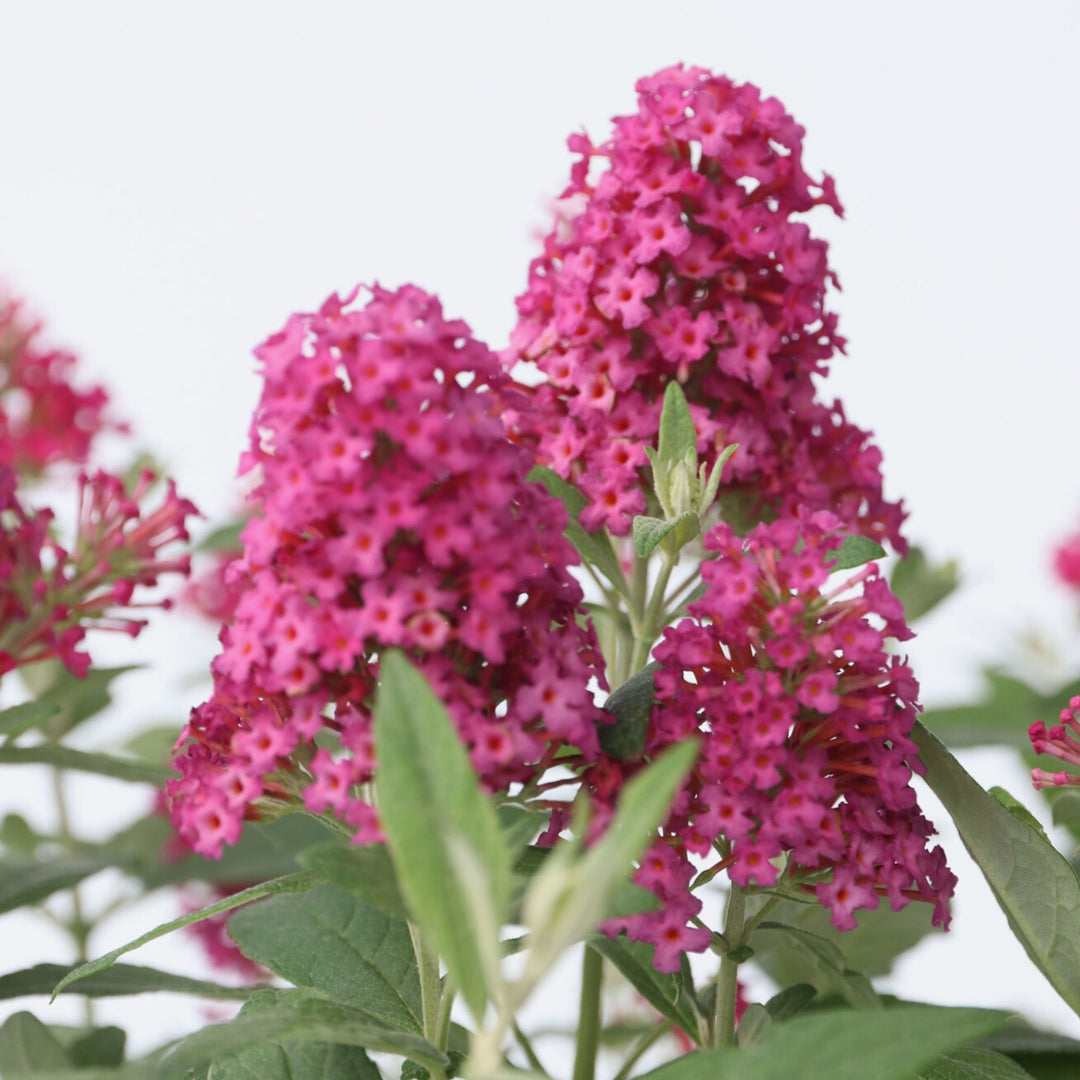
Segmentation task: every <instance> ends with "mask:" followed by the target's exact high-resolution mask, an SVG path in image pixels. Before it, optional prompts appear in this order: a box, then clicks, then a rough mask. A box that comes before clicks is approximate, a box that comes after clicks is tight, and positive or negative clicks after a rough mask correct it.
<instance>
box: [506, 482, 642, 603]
mask: <svg viewBox="0 0 1080 1080" xmlns="http://www.w3.org/2000/svg"><path fill="white" fill-rule="evenodd" d="M526 479H527V480H530V481H533V482H535V483H539V484H543V485H544V487H546V488H547V489H548V493H549V494H551V495H554V496H555V498H556V499H558V500H559V501H560V502H561V503H562V504H563V506H564V507H566V514H567V518H568V519H569V520H568V523H567V526H566V530H565V532H564V535H565V536H566V539H567V540H569V541H570V543H571V544H573V545H574V548H575V550H576V551H577V553H578V554H579V555H580V556H581V557H582V559H583V560H584V561H585V562H587V563H588V564H589V565H590V566H592V567H595V568H596V569H597V570H599V571H600V573H602V574H603V575H604V577H606V578H607V579H608V581H609V582H611V585H612V587H613V588H614V589H615V591H616V592H617V593H618V594H619V595H620V596H621V597H623V599H629V597H630V591H629V588H628V587H627V584H626V575H625V574H624V573H623V572H622V569H621V568H620V567H619V560H618V558H616V556H615V549H614V548H613V547H612V546H611V538H610V537H609V536H608V534H607V533H606V532H603V531H601V532H595V533H591V532H587V531H586V530H585V529H584V527H583V526H582V525H581V523H580V522H579V521H578V518H579V517H580V516H581V511H582V510H584V509H585V507H586V506H588V505H589V499H588V496H587V495H584V494H583V493H582V492H580V491H579V490H578V489H577V488H576V487H574V485H573V484H571V483H570V482H569V481H567V480H564V479H563V478H562V477H561V476H560V475H559V474H558V473H557V472H555V471H554V470H552V469H549V468H547V467H546V466H544V465H536V466H535V467H534V468H533V469H532V470H531V472H530V473H529V475H528V476H527V477H526Z"/></svg>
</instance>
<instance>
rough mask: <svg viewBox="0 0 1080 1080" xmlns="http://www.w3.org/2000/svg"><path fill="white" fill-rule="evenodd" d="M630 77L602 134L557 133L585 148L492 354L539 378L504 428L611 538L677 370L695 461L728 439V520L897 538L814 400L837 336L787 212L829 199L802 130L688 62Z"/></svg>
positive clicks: (858, 449)
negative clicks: (633, 97) (601, 139)
mask: <svg viewBox="0 0 1080 1080" xmlns="http://www.w3.org/2000/svg"><path fill="white" fill-rule="evenodd" d="M637 90H638V111H637V113H635V114H634V115H631V116H623V117H618V118H616V119H615V122H614V123H615V131H614V134H613V135H612V137H611V139H610V140H609V141H608V142H606V143H604V144H602V145H600V146H594V145H593V144H592V143H591V142H590V141H589V139H588V138H587V137H586V136H585V135H575V136H572V137H571V139H570V140H569V146H570V149H571V150H572V151H573V152H575V153H578V154H580V155H581V159H580V161H578V162H577V164H576V165H575V166H574V168H573V170H572V173H571V180H570V185H569V187H567V189H566V191H565V192H564V193H563V203H562V211H561V213H560V216H559V220H558V221H557V223H556V226H555V228H554V230H553V231H552V232H551V233H550V234H549V235H548V236H547V237H546V239H545V241H544V251H543V254H542V255H540V256H539V257H538V258H536V259H535V260H534V261H533V263H532V264H531V266H530V270H529V285H528V289H527V291H526V292H525V293H524V294H523V295H522V296H520V297H519V298H518V302H517V304H518V314H519V321H518V325H517V327H516V329H515V331H514V333H513V336H512V339H511V346H510V348H509V349H507V350H506V352H505V354H504V362H506V363H508V364H513V363H516V362H517V361H519V360H528V361H534V362H535V363H536V364H537V366H539V368H540V369H541V370H542V371H543V372H544V373H545V375H546V376H547V381H546V382H545V383H544V384H542V385H541V386H540V387H538V388H537V389H536V390H535V391H534V394H533V400H532V403H531V408H530V409H529V410H528V411H527V412H525V413H524V414H522V415H521V416H520V417H517V418H516V419H515V425H516V426H517V428H518V429H519V431H520V432H521V434H522V436H523V437H524V438H526V439H528V440H529V441H531V442H532V443H533V445H534V446H535V447H536V451H537V454H538V457H539V458H540V459H541V460H543V461H544V462H545V463H546V464H549V465H550V466H551V467H552V468H553V469H555V470H556V471H557V472H558V473H559V474H560V475H561V476H563V477H567V478H570V479H572V480H573V481H574V482H575V483H577V484H578V485H579V486H580V487H581V488H582V490H583V491H584V492H585V493H586V494H587V495H588V496H589V498H590V500H591V505H590V506H589V507H588V508H587V509H586V510H585V511H584V513H583V514H582V518H581V520H582V524H584V525H585V526H586V527H587V528H589V529H597V528H599V527H601V526H603V527H606V528H608V529H609V530H610V531H611V532H612V533H615V534H625V533H627V532H628V531H629V529H630V523H631V519H632V517H633V516H634V515H635V514H640V513H642V512H644V510H645V495H644V490H643V485H642V483H641V478H640V475H639V471H638V470H639V468H640V467H641V466H643V465H645V463H646V462H645V455H644V450H643V445H644V444H646V443H648V444H652V443H654V442H655V438H656V431H657V426H658V418H659V415H660V410H661V405H662V398H663V391H664V386H665V384H666V383H667V382H668V381H669V380H671V379H678V380H679V382H680V383H682V384H683V388H684V390H685V392H686V396H687V399H688V401H689V402H690V406H691V409H692V411H693V413H694V417H695V422H696V426H697V429H698V435H699V445H698V451H699V453H700V454H701V455H702V457H703V458H704V459H705V460H707V461H708V462H709V463H710V465H711V463H712V461H713V460H714V459H715V457H716V456H717V454H718V452H719V451H720V450H722V449H723V448H724V447H725V446H727V445H729V444H731V443H738V444H739V450H738V452H737V453H736V455H735V456H734V458H733V459H732V461H731V462H730V464H729V465H728V466H727V469H728V472H727V479H728V496H727V499H728V503H729V508H730V509H731V510H732V511H733V512H734V507H733V505H732V504H733V500H734V499H738V500H739V502H740V503H741V507H740V510H739V513H738V516H739V517H740V518H741V519H742V520H745V521H747V522H749V523H750V524H752V523H753V522H756V521H758V520H762V519H767V518H770V517H774V516H783V515H792V514H794V513H795V511H796V509H797V508H799V507H805V508H809V509H811V510H819V509H829V510H831V511H833V512H835V513H836V514H837V515H838V516H839V517H840V518H841V520H842V521H843V522H844V524H845V526H846V527H847V528H848V530H849V531H852V532H859V533H862V534H864V535H868V536H871V537H874V538H876V539H879V540H884V539H887V540H889V541H890V542H891V543H892V544H893V545H894V546H895V547H896V548H897V549H898V550H900V551H901V552H902V551H904V550H905V548H906V545H905V543H904V541H903V539H902V538H901V536H900V532H899V529H900V524H901V521H902V519H903V513H902V511H901V509H900V507H899V505H896V504H892V503H888V502H886V501H885V500H884V498H883V496H882V492H881V475H880V464H881V454H880V452H879V450H878V449H877V448H876V447H875V446H873V445H872V444H871V443H870V441H869V436H868V433H867V432H864V431H862V430H860V429H859V428H857V427H854V426H853V425H852V424H850V423H849V422H848V421H847V419H846V418H845V416H844V413H843V410H842V408H841V406H840V404H839V403H838V402H836V403H833V404H831V405H829V404H825V403H822V402H820V401H818V400H817V399H816V397H815V388H814V384H813V377H814V376H815V375H821V374H824V373H825V372H826V370H827V364H828V361H829V360H830V358H831V357H832V356H833V354H834V353H835V352H836V351H837V350H839V349H842V347H843V344H844V343H843V339H842V338H841V337H840V336H839V335H838V334H837V332H836V316H835V315H834V314H832V313H830V312H829V311H827V310H826V308H825V292H826V286H827V283H828V282H829V281H830V280H835V278H834V275H833V274H832V272H831V271H830V270H829V267H828V263H827V261H826V250H827V245H826V243H825V242H824V241H823V240H820V239H817V238H815V237H814V236H812V235H811V233H810V230H809V228H808V227H807V225H806V224H805V223H803V222H802V221H801V220H798V218H797V215H799V214H801V213H803V212H804V211H807V210H810V209H812V208H813V207H814V206H815V205H819V204H824V205H827V206H829V207H831V208H832V209H833V210H834V211H836V212H837V213H840V212H841V207H840V203H839V202H838V201H837V198H836V194H835V191H834V189H833V183H832V180H831V178H829V177H828V176H826V177H825V178H824V179H823V180H822V181H820V182H817V181H814V180H812V179H811V178H810V177H809V176H808V175H807V173H806V172H805V170H804V169H803V165H802V136H803V129H802V128H801V127H800V126H799V125H798V124H796V123H795V121H794V120H792V118H791V117H790V116H788V115H787V114H786V113H785V112H784V109H783V107H782V106H781V105H780V103H779V102H778V101H776V100H775V99H774V98H765V99H763V98H762V97H761V94H760V92H759V91H758V90H757V88H756V87H754V86H751V85H749V84H744V85H739V84H736V83H734V82H732V81H731V80H729V79H727V78H724V77H720V76H713V75H710V74H709V73H708V72H706V71H704V70H702V69H700V68H687V69H684V68H683V67H682V65H679V66H677V67H672V68H668V69H666V70H664V71H661V72H659V73H658V74H657V75H655V76H653V77H651V78H646V79H642V80H640V81H639V82H638V84H637ZM604 163H606V168H605V169H604V170H603V171H602V172H600V174H599V176H594V174H595V173H596V171H597V170H596V168H595V166H596V165H597V164H601V165H603V164H604Z"/></svg>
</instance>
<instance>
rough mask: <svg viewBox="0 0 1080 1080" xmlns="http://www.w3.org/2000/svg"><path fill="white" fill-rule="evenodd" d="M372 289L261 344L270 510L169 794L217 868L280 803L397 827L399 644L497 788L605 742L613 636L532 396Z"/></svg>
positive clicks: (363, 832) (459, 339)
mask: <svg viewBox="0 0 1080 1080" xmlns="http://www.w3.org/2000/svg"><path fill="white" fill-rule="evenodd" d="M353 296H355V293H354V294H353ZM352 298H353V297H349V298H347V299H346V300H344V301H343V300H341V299H339V298H338V297H337V296H334V297H332V298H331V299H330V300H328V301H327V303H326V304H324V305H323V307H322V308H321V309H320V311H319V312H317V313H315V314H308V315H296V316H293V317H292V318H290V319H289V321H288V322H287V324H286V326H285V328H284V329H283V330H282V331H281V332H280V333H278V334H275V335H274V336H273V337H271V338H269V339H268V340H267V341H266V342H264V343H263V344H262V345H261V346H260V347H259V348H258V349H257V350H256V356H257V357H258V358H259V360H260V361H261V363H262V367H263V375H264V388H263V393H262V397H261V400H260V402H259V405H258V407H257V409H256V412H255V416H254V419H253V422H252V427H251V445H250V449H249V450H248V451H247V453H246V454H245V455H244V458H243V460H242V464H241V471H244V472H246V471H249V470H252V469H258V470H259V473H260V474H261V483H260V485H259V487H258V488H257V489H256V490H255V491H254V492H253V495H252V499H253V500H254V501H256V502H257V504H258V511H257V515H256V516H255V517H253V518H252V520H251V521H250V522H249V523H248V524H247V525H246V526H245V528H244V530H243V532H242V534H241V539H242V541H243V544H244V553H243V556H242V557H241V558H240V559H239V560H238V561H237V562H236V563H234V564H233V566H232V568H231V570H230V571H229V573H230V575H231V576H232V580H233V581H234V582H235V583H238V584H239V585H240V586H242V592H241V594H240V598H239V601H238V603H237V605H236V610H235V613H234V615H233V617H232V619H231V621H230V622H229V623H227V624H226V625H225V626H224V628H223V630H222V633H221V642H222V651H221V654H220V655H219V656H218V658H217V659H216V661H215V662H214V665H213V674H214V693H213V696H212V697H211V699H210V700H209V701H208V702H206V703H205V704H204V705H201V706H200V707H198V708H197V709H195V710H194V711H193V713H192V716H191V720H190V722H189V724H188V725H187V727H186V728H185V731H184V733H183V736H182V744H181V746H180V748H179V751H178V757H177V765H178V768H179V770H180V772H181V775H182V779H180V780H178V781H174V782H172V783H171V784H170V788H169V792H170V798H171V804H172V818H173V822H174V824H175V825H176V827H177V829H178V830H179V832H180V833H181V835H182V836H183V837H184V838H185V839H186V840H187V841H188V842H189V843H190V844H191V845H192V846H193V847H194V848H195V849H196V850H197V851H199V852H201V853H202V854H204V855H209V856H211V857H216V856H218V855H219V854H220V852H221V847H222V844H223V843H232V842H234V840H235V838H236V836H237V835H239V831H240V828H241V822H242V819H243V818H244V816H245V815H257V814H258V810H257V808H256V807H254V806H253V805H252V804H253V803H254V802H255V800H256V799H257V798H260V797H270V798H276V799H279V800H286V799H288V800H291V802H292V803H293V805H297V804H299V803H303V805H305V806H306V807H307V808H308V809H309V810H311V811H313V812H316V813H321V812H324V811H329V812H332V813H334V814H335V815H337V816H338V817H339V818H341V819H342V820H344V821H345V822H346V823H347V824H349V825H352V826H354V827H355V829H356V832H355V834H354V835H355V839H356V840H357V841H358V842H370V841H377V840H379V839H380V838H381V833H380V831H379V827H378V818H377V814H376V813H375V810H374V808H373V807H372V806H371V805H370V804H369V803H368V802H367V801H366V800H365V798H364V785H365V784H366V783H367V782H368V781H370V780H371V779H372V777H373V775H374V770H375V768H376V767H377V763H376V762H375V760H374V757H373V754H372V748H371V713H370V710H371V706H372V704H373V694H374V689H375V685H376V681H377V676H378V660H377V658H378V654H379V653H380V652H381V651H382V650H384V649H386V648H387V647H390V646H394V647H397V648H401V649H404V650H405V651H406V652H407V653H408V655H409V656H410V658H411V659H412V661H413V662H414V663H415V664H416V665H417V666H418V667H419V668H420V670H421V671H423V673H424V674H425V676H426V677H427V679H428V681H429V682H430V683H431V685H432V687H433V689H434V690H435V693H436V694H437V695H438V696H439V698H440V699H441V700H442V702H443V703H444V704H445V706H446V707H447V709H448V711H449V713H450V715H451V717H452V719H453V721H454V723H455V724H456V726H457V729H458V731H459V733H460V735H461V738H462V741H463V742H464V744H465V745H466V746H467V747H468V749H469V752H470V755H471V757H472V761H473V765H474V767H475V768H476V771H477V774H478V775H479V777H480V778H481V780H482V782H483V783H484V785H485V786H486V787H487V788H488V789H489V790H500V789H504V788H505V787H506V786H507V785H508V784H510V783H513V782H525V781H528V780H530V779H532V778H533V777H534V776H536V775H538V770H539V773H542V772H543V771H544V769H545V768H546V766H547V764H548V763H549V762H550V759H551V757H552V756H553V755H554V754H555V752H556V751H557V750H558V748H559V747H561V746H562V745H563V744H564V743H570V744H572V745H573V746H575V747H577V748H578V750H580V751H581V753H582V755H583V756H584V758H585V759H586V760H593V759H595V758H596V756H597V755H598V753H599V748H598V739H597V735H596V728H595V723H596V721H597V719H598V717H599V716H601V715H602V714H601V713H600V711H599V710H598V709H597V707H596V706H595V705H594V704H593V702H592V697H591V695H590V693H589V692H588V690H587V689H586V686H587V684H588V683H589V680H590V678H591V677H592V676H593V675H594V674H595V666H594V665H595V664H596V662H597V653H596V643H595V638H594V635H593V632H592V629H591V626H589V625H588V624H587V622H586V621H585V620H584V619H581V620H579V618H578V616H579V615H580V613H581V609H580V603H581V600H582V593H581V589H580V587H579V586H578V585H577V583H576V582H575V581H574V579H573V578H572V577H571V576H570V574H569V573H568V570H567V567H568V566H569V565H570V564H571V563H572V562H574V561H576V560H575V556H574V552H573V549H572V548H571V547H570V545H569V544H568V543H567V541H566V540H564V539H563V536H562V531H563V528H564V527H565V511H564V510H563V508H562V505H561V504H560V503H558V502H557V501H555V500H553V499H552V498H550V496H548V494H547V492H546V491H545V490H544V489H543V488H542V487H541V486H540V485H538V484H535V483H531V482H529V481H528V480H527V475H528V473H529V471H530V469H531V468H532V465H533V462H532V459H531V456H530V455H529V453H528V452H527V451H526V450H525V449H523V448H522V447H520V446H516V445H514V444H513V443H511V442H510V441H509V440H508V439H507V436H506V432H505V429H504V426H503V421H502V418H501V414H502V411H503V410H504V409H505V408H506V407H507V405H508V403H512V402H513V399H514V396H515V394H516V391H515V390H514V389H513V386H512V384H510V383H509V381H508V380H507V379H506V377H505V376H504V375H503V374H502V373H501V371H500V369H499V365H498V360H497V358H496V357H495V356H494V354H492V353H491V352H490V351H489V350H488V349H487V348H486V346H484V345H483V344H481V343H480V342H478V341H476V340H474V339H473V338H472V336H471V334H470V333H469V329H468V327H467V326H466V325H465V323H463V322H460V321H456V320H448V319H446V318H444V316H443V313H442V309H441V307H440V305H439V303H438V301H437V300H436V299H435V298H434V297H432V296H430V295H428V294H427V293H424V292H422V291H421V290H420V289H418V288H415V287H414V286H406V287H404V288H402V289H400V290H398V291H396V292H390V291H387V290H385V289H381V288H379V287H375V288H374V289H373V290H372V292H371V298H370V300H369V301H368V302H367V303H366V304H365V305H364V306H363V307H360V308H356V309H351V310H350V309H348V305H349V303H350V302H351V300H352ZM256 731H257V732H258V737H257V738H253V737H252V733H254V732H256ZM274 731H276V732H278V733H279V734H280V738H278V739H274V738H271V737H270V736H271V734H272V733H273V732H274ZM317 734H318V735H320V745H319V749H318V750H316V749H315V746H314V744H313V740H314V738H315V736H316V735H317ZM327 740H329V745H328V743H327ZM256 747H257V748H258V749H257V751H256ZM242 777H246V778H247V779H246V781H244V780H241V778H242Z"/></svg>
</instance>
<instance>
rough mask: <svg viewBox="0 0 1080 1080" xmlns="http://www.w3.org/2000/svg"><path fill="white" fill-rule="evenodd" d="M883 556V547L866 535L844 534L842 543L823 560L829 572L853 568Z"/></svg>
mask: <svg viewBox="0 0 1080 1080" xmlns="http://www.w3.org/2000/svg"><path fill="white" fill-rule="evenodd" d="M883 558H885V549H884V548H883V547H882V546H881V545H880V544H875V543H874V541H873V540H871V539H869V538H868V537H866V536H845V537H844V541H843V543H842V544H841V545H840V546H839V547H838V548H837V549H836V550H835V551H834V552H832V553H831V554H830V556H829V558H828V559H826V560H825V565H826V566H827V567H828V568H829V573H832V574H834V573H836V571H837V570H854V569H855V567H857V566H863V565H864V564H865V563H868V562H873V560H874V559H883Z"/></svg>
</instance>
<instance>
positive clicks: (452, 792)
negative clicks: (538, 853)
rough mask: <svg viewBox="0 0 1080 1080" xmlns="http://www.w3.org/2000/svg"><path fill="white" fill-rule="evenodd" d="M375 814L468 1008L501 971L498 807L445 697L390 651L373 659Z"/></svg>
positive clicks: (505, 869)
mask: <svg viewBox="0 0 1080 1080" xmlns="http://www.w3.org/2000/svg"><path fill="white" fill-rule="evenodd" d="M379 681H380V685H379V689H378V692H377V694H376V698H375V726H374V729H375V752H376V756H377V757H378V760H379V771H378V775H377V777H376V781H375V784H376V791H377V794H378V804H379V817H380V821H381V824H382V827H383V829H384V831H385V833H386V842H387V845H388V846H389V848H390V854H391V856H392V857H393V860H394V866H395V868H396V869H397V875H398V883H399V885H400V887H401V892H402V895H403V896H404V897H405V901H406V903H407V904H408V907H409V910H410V911H411V912H412V914H413V917H414V919H415V921H416V922H417V923H419V924H420V926H421V928H422V929H423V930H424V932H425V934H427V935H428V936H429V938H430V940H431V943H432V945H433V947H434V948H435V950H436V952H438V953H439V955H440V956H441V957H442V958H443V960H444V961H445V963H446V966H447V968H448V969H449V971H450V974H451V977H452V978H453V979H454V981H455V982H456V983H457V984H458V986H459V987H460V989H461V993H462V996H463V997H464V998H465V1001H466V1003H467V1004H468V1006H469V1008H470V1009H471V1010H472V1013H473V1016H475V1017H478V1018H479V1017H482V1016H483V1014H484V1007H485V1005H486V1003H487V1001H488V994H489V989H490V987H489V980H491V979H492V978H494V977H496V976H497V973H496V972H495V971H493V966H495V967H497V965H498V935H499V929H500V927H501V925H502V920H503V917H504V915H505V913H506V911H507V907H508V904H509V899H510V874H511V866H510V856H509V853H508V851H507V849H506V841H505V838H504V837H503V834H502V831H501V830H500V828H499V822H498V818H497V817H496V816H495V809H494V807H493V806H492V805H491V803H490V802H489V801H488V799H487V797H486V796H485V795H484V793H483V792H482V791H481V790H480V785H479V783H478V781H477V778H476V774H475V773H474V772H473V768H472V763H471V762H470V760H469V755H468V753H467V751H466V750H465V747H464V746H463V745H462V743H461V740H460V739H459V738H458V734H457V731H456V730H455V728H454V725H453V722H452V721H451V719H450V716H449V714H448V713H447V711H446V709H445V707H444V706H443V704H442V702H440V701H439V700H438V698H436V697H435V695H434V693H432V690H431V687H430V686H428V684H427V681H426V680H425V679H424V677H423V675H421V674H420V672H419V671H417V670H416V668H415V667H413V666H412V664H410V663H409V661H408V660H406V659H405V657H404V656H403V655H402V654H401V653H399V652H396V651H391V652H388V653H385V654H383V655H382V657H380V660H379Z"/></svg>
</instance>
